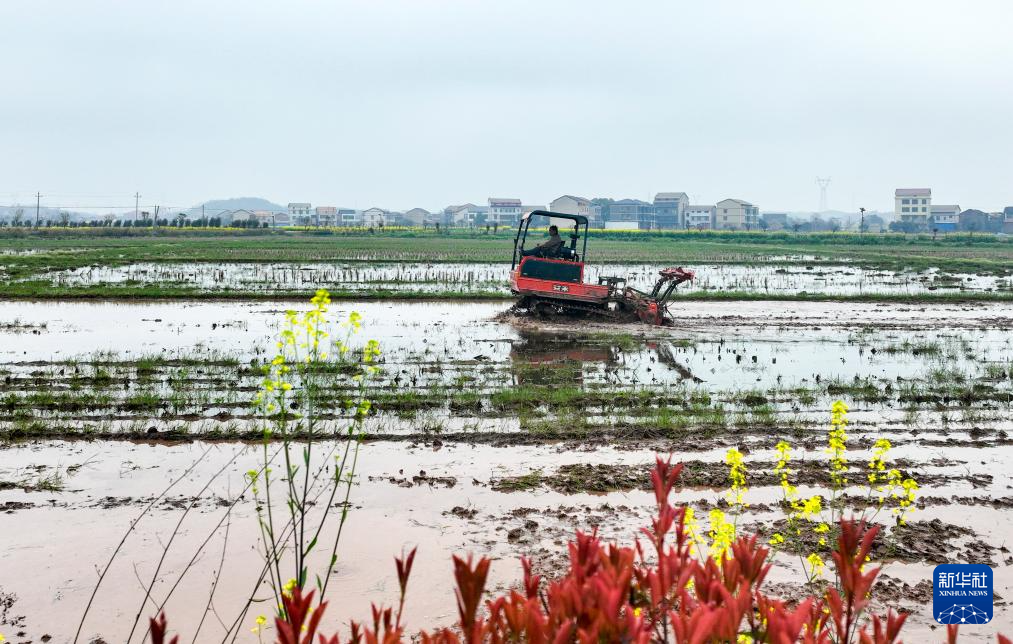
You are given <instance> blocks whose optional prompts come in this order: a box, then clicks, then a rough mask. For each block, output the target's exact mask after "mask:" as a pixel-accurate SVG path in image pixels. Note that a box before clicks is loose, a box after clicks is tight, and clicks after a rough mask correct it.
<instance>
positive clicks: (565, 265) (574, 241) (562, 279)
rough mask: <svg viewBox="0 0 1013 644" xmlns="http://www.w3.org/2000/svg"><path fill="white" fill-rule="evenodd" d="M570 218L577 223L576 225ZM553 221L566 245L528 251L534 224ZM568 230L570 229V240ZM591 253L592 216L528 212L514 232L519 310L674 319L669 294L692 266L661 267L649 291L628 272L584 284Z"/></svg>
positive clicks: (513, 268)
mask: <svg viewBox="0 0 1013 644" xmlns="http://www.w3.org/2000/svg"><path fill="white" fill-rule="evenodd" d="M569 222H573V224H572V226H571V225H570V224H569ZM532 224H534V226H532ZM550 225H555V226H557V227H558V228H559V230H560V232H561V233H562V235H563V237H562V240H563V241H562V244H561V245H560V244H558V243H557V244H556V245H554V246H553V245H549V246H550V247H548V248H546V247H545V245H542V246H541V247H535V248H532V249H528V250H525V248H524V243H525V242H526V241H527V239H528V232H529V231H531V229H532V227H534V228H535V229H536V230H537V229H539V228H542V227H543V226H550ZM564 229H565V230H564ZM566 230H569V240H568V241H567V238H566V237H565V234H566ZM581 239H583V242H582V243H581V244H580V251H579V252H578V246H577V245H578V242H580V241H581ZM586 253H587V217H585V216H583V215H567V214H563V213H558V212H548V211H545V210H535V211H533V212H531V213H528V214H526V215H524V216H523V217H522V218H521V222H520V225H519V226H518V227H517V236H516V237H514V255H513V262H512V263H511V266H510V269H511V273H510V290H511V291H512V292H513V293H514V295H518V296H520V299H519V300H518V301H517V303H516V304H515V305H514V311H515V312H518V313H534V314H536V315H540V316H551V315H572V316H579V315H585V316H587V315H590V316H595V317H602V318H605V319H612V320H617V321H624V322H625V321H634V320H638V319H639V320H640V321H641V322H645V323H647V324H667V323H670V322H671V318H669V316H668V310H667V308H666V306H665V305H666V303H667V302H668V299H669V297H670V296H671V295H672V292H673V291H674V290H675V287H676V286H678V285H679V284H682V283H683V282H686V281H689V280H691V279H693V271H688V270H685V269H683V268H666V269H663V270H662V271H660V272H659V278H658V281H657V282H656V283H655V285H654V289H653V290H652V291H651V292H650V293H644V292H643V291H638V290H637V289H635V288H633V287H632V286H627V285H626V278H623V277H599V278H598V283H597V284H585V283H584V262H585V255H586Z"/></svg>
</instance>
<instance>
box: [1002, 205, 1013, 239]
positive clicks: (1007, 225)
mask: <svg viewBox="0 0 1013 644" xmlns="http://www.w3.org/2000/svg"><path fill="white" fill-rule="evenodd" d="M1002 232H1004V233H1006V234H1007V235H1013V206H1006V207H1005V208H1003V209H1002Z"/></svg>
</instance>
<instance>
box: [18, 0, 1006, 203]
mask: <svg viewBox="0 0 1013 644" xmlns="http://www.w3.org/2000/svg"><path fill="white" fill-rule="evenodd" d="M1011 25H1013V2H1008V1H1007V0H996V1H991V2H989V1H977V0H974V1H967V2H956V1H954V0H946V1H936V0H917V1H915V0H911V1H900V0H888V1H884V0H871V1H864V0H848V1H846V2H844V1H840V2H821V1H815V0H793V1H774V0H763V1H757V0H745V1H741V2H740V1H736V2H731V1H707V2H700V1H693V2H676V1H672V0H667V1H662V2H649V1H634V0H630V1H622V2H619V1H614V2H595V1H591V0H575V1H573V2H556V1H553V0H531V1H527V0H510V1H504V2H494V1H491V0H460V1H455V0H447V1H433V0H363V1H361V2H344V1H334V0H321V1H319V2H309V1H296V0H286V1H285V2H278V1H271V2H266V1H263V2H262V1H254V0H242V1H237V2H225V1H220V0H215V1H207V0H202V1H188V0H174V1H172V2H168V1H164V2H163V1H160V0H159V1H155V0H150V1H145V2H138V1H137V0H123V1H108V0H89V1H87V2H81V1H79V0H63V1H57V0H31V1H29V0H4V1H3V2H2V3H0V33H2V35H3V39H2V41H0V43H2V51H3V53H2V55H0V81H2V85H0V205H5V204H9V203H11V202H13V201H22V202H29V201H31V202H32V203H34V193H35V191H36V190H39V191H42V193H43V194H44V195H46V197H44V199H43V202H44V203H50V204H53V205H63V206H68V205H92V206H96V207H100V206H104V205H118V204H131V205H132V204H133V197H132V195H133V193H134V191H135V190H136V191H140V192H141V194H142V195H143V197H142V200H141V201H142V204H144V203H160V204H163V205H166V206H170V205H171V206H189V205H191V204H194V203H197V202H200V201H203V200H205V199H211V198H221V197H230V196H263V197H266V198H268V199H271V200H274V201H276V202H279V203H282V204H284V203H287V202H289V201H310V202H312V203H313V204H314V205H341V206H352V207H360V208H364V207H369V206H373V205H379V206H382V207H387V208H397V209H404V208H410V207H413V206H422V207H426V208H429V209H433V208H438V207H440V208H442V207H443V206H445V205H447V204H450V203H462V202H466V201H471V202H474V203H485V199H486V198H487V197H490V196H498V197H518V198H521V199H523V201H524V202H525V203H531V204H547V203H548V202H549V201H550V200H551V199H553V198H554V197H556V196H559V195H560V194H564V193H568V194H577V195H583V196H587V197H594V196H610V197H614V198H624V197H633V198H640V199H648V198H650V197H651V196H652V195H653V194H654V193H655V192H658V191H685V192H687V193H689V195H690V196H691V199H692V201H694V202H695V203H714V202H715V201H716V200H719V199H722V198H725V197H737V198H742V199H747V200H749V201H752V202H753V203H755V204H757V205H758V206H760V208H761V209H762V210H815V209H816V208H817V207H818V205H819V189H818V187H817V186H816V185H815V178H816V176H817V175H820V176H829V177H831V178H832V182H831V184H830V188H829V206H830V207H831V208H836V209H841V210H853V209H856V208H858V207H859V206H865V207H867V208H870V209H875V208H887V209H892V203H893V201H892V195H893V189H894V188H896V187H931V188H932V191H933V199H934V201H935V202H936V203H957V204H960V205H961V206H962V207H964V208H970V207H976V208H982V209H985V210H995V209H999V208H1001V207H1002V206H1005V205H1011V204H1013V38H1011V36H1010V34H1011ZM57 202H60V203H57ZM106 202H109V203H108V204H107V203H106Z"/></svg>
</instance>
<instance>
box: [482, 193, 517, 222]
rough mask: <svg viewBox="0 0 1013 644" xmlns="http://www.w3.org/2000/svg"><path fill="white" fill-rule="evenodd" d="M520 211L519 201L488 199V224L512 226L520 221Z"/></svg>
mask: <svg viewBox="0 0 1013 644" xmlns="http://www.w3.org/2000/svg"><path fill="white" fill-rule="evenodd" d="M522 209H523V206H522V204H521V200H520V199H500V198H498V197H489V221H488V223H490V224H501V225H505V226H513V225H515V224H516V223H517V222H518V220H520V218H521V212H522Z"/></svg>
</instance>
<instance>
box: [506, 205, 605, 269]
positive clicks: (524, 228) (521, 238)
mask: <svg viewBox="0 0 1013 644" xmlns="http://www.w3.org/2000/svg"><path fill="white" fill-rule="evenodd" d="M541 218H544V219H545V222H544V223H545V227H546V228H548V227H549V226H550V225H553V223H554V222H553V221H552V220H554V219H568V220H570V221H572V222H573V227H572V228H571V229H570V241H569V245H567V242H566V241H565V240H566V238H565V237H564V238H563V239H564V241H563V248H568V249H569V250H570V254H571V257H572V259H573V261H575V262H583V261H584V256H585V255H586V254H587V228H588V225H587V217H585V216H584V215H569V214H566V213H562V212H550V211H548V210H532V211H531V212H529V213H525V214H524V215H522V216H521V220H520V223H518V224H517V235H516V236H515V237H514V255H513V260H512V261H511V263H510V270H513V269H515V268H517V265H518V264H520V263H521V257H522V255H521V253H523V252H524V242H525V241H527V238H528V231H529V230H530V229H531V225H532V222H535V227H536V228H541V226H540V225H539V224H540V222H541ZM556 225H558V224H556ZM560 236H562V235H560ZM581 238H583V240H584V243H583V245H582V246H581V249H580V253H579V254H578V253H577V242H578V240H580V239H581Z"/></svg>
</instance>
